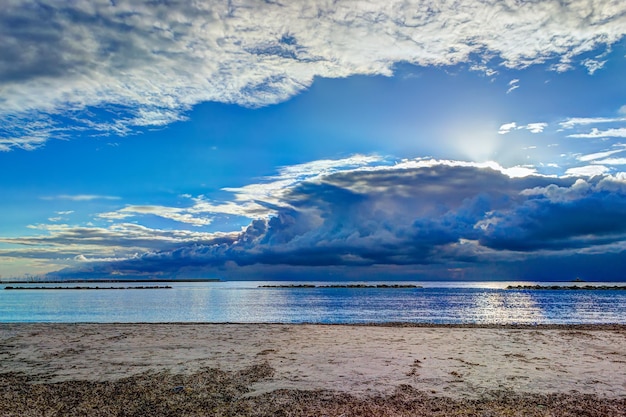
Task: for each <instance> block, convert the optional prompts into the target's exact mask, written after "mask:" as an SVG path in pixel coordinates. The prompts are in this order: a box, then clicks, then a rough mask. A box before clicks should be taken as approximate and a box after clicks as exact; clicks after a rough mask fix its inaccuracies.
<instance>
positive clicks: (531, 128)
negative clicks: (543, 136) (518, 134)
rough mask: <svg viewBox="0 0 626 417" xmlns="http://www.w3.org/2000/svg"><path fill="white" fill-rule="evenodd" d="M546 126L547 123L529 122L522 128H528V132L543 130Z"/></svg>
mask: <svg viewBox="0 0 626 417" xmlns="http://www.w3.org/2000/svg"><path fill="white" fill-rule="evenodd" d="M547 126H548V124H547V123H529V124H527V125H526V126H524V128H525V129H526V130H529V131H530V133H541V132H543V129H545V128H546V127H547Z"/></svg>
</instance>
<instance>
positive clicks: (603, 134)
mask: <svg viewBox="0 0 626 417" xmlns="http://www.w3.org/2000/svg"><path fill="white" fill-rule="evenodd" d="M567 137H568V138H583V139H596V138H626V127H619V128H614V129H606V130H600V129H598V128H595V127H594V128H593V129H591V132H588V133H573V134H571V135H567Z"/></svg>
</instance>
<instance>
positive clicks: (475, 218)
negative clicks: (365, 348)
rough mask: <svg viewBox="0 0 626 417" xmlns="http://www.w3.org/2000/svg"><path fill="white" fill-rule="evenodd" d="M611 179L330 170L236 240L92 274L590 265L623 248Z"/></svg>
mask: <svg viewBox="0 0 626 417" xmlns="http://www.w3.org/2000/svg"><path fill="white" fill-rule="evenodd" d="M611 181H612V182H611ZM611 181H609V182H607V181H606V179H605V180H603V179H600V178H596V179H594V180H589V182H587V181H583V180H576V179H574V178H564V179H556V178H547V177H540V176H530V177H525V178H510V177H508V176H507V175H505V174H503V173H501V172H499V171H497V170H493V169H489V168H478V167H471V166H449V165H444V164H440V165H434V166H428V167H421V168H410V169H394V168H393V167H389V168H384V169H377V170H355V171H350V172H342V173H335V174H331V175H327V176H324V177H322V178H319V179H317V180H315V181H307V182H303V183H300V184H299V185H298V186H296V187H295V188H293V189H292V190H291V191H290V192H289V193H287V194H286V195H285V196H284V197H283V201H282V203H283V206H282V207H280V208H278V209H277V210H278V212H277V214H276V215H275V216H273V217H271V218H269V219H268V220H255V221H253V222H252V223H251V224H250V226H249V227H248V228H247V229H246V230H244V231H243V232H242V233H241V234H240V235H239V236H237V237H233V238H232V242H228V241H222V242H219V243H215V244H202V243H193V244H191V243H190V244H186V245H184V246H182V247H179V248H177V249H174V250H165V251H154V252H150V253H146V254H144V255H142V256H140V257H137V258H134V259H130V260H128V261H124V262H113V263H106V264H104V263H103V264H102V265H99V268H100V271H101V272H105V271H106V272H107V273H112V272H117V273H120V271H122V272H125V273H130V272H133V273H157V272H159V271H160V272H159V273H165V274H170V275H180V274H181V273H184V272H181V271H190V270H196V271H200V270H207V271H208V270H219V269H220V268H221V269H224V268H226V267H227V266H228V265H231V266H233V265H238V266H239V267H247V266H251V265H260V266H264V267H269V266H277V267H278V266H285V265H286V266H292V267H302V266H309V267H313V268H314V267H325V268H331V267H342V266H353V267H366V266H373V265H388V266H390V267H410V266H416V265H423V266H428V265H440V266H441V268H444V267H447V266H449V265H473V266H472V267H473V268H478V269H480V268H481V266H485V267H487V266H488V265H490V264H492V263H494V262H497V263H499V264H502V265H505V264H507V263H508V265H509V269H510V266H511V265H515V264H517V265H520V262H522V261H524V262H526V261H528V260H533V259H534V261H533V262H536V263H537V262H538V260H539V259H542V260H543V262H545V263H546V264H549V263H550V262H551V261H554V260H556V259H561V262H562V260H563V259H567V258H568V257H571V256H575V255H577V254H578V255H581V254H584V255H585V256H586V257H587V258H588V259H591V260H593V259H595V258H594V254H593V252H594V249H596V248H599V247H602V248H610V249H607V250H609V251H610V252H613V253H619V252H621V251H622V250H623V248H622V245H623V243H624V241H626V220H624V216H623V213H625V212H626V194H625V193H624V192H623V187H622V186H620V184H621V180H619V179H615V178H613V179H612V180H611ZM609 183H610V184H609ZM609 185H610V186H609ZM555 262H556V261H555ZM555 262H553V263H555ZM556 263H558V262H556ZM505 269H506V268H503V269H502V270H505ZM522 269H523V268H522Z"/></svg>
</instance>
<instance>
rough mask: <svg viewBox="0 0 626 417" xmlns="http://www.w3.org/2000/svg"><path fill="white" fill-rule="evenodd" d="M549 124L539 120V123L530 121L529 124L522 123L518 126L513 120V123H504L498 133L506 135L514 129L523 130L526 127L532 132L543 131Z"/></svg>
mask: <svg viewBox="0 0 626 417" xmlns="http://www.w3.org/2000/svg"><path fill="white" fill-rule="evenodd" d="M547 126H548V124H547V123H543V122H537V123H528V124H527V125H521V126H518V125H517V123H515V122H511V123H505V124H503V125H501V126H500V128H499V129H498V134H500V135H506V134H507V133H509V132H511V131H513V130H521V129H526V130H528V131H530V133H542V132H543V130H544V129H545V128H546V127H547Z"/></svg>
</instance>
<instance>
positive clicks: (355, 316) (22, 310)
mask: <svg viewBox="0 0 626 417" xmlns="http://www.w3.org/2000/svg"><path fill="white" fill-rule="evenodd" d="M265 284H269V285H272V284H277V283H276V282H249V281H248V282H241V281H240V282H209V283H182V282H181V283H167V284H163V283H159V284H156V283H155V284H150V285H170V286H172V289H133V290H114V289H110V290H109V289H100V290H84V291H80V290H37V289H30V290H20V291H16V290H12V291H9V290H4V287H5V286H6V285H0V322H101V323H111V322H235V323H251V322H252V323H261V322H263V323H312V322H315V323H383V322H419V323H494V324H507V323H518V324H535V323H621V324H626V291H623V290H622V291H619V290H585V291H572V290H549V291H542V290H507V289H505V287H506V286H507V285H518V284H524V285H534V284H536V283H529V282H524V283H520V282H414V283H411V284H416V285H421V286H423V288H416V289H383V288H381V289H375V288H363V289H361V288H354V289H351V288H259V286H261V285H265ZM280 284H289V283H283V282H281V283H280ZM294 284H302V283H301V282H298V283H294ZM311 284H315V285H328V284H335V283H328V282H316V283H311ZM366 284H369V285H372V284H376V283H371V282H368V283H366ZM405 284H406V283H405ZM602 284H606V285H626V284H624V283H593V285H602ZM13 285H14V286H15V285H16V284H13ZM35 285H37V286H41V285H42V284H35ZM59 285H61V284H50V286H59ZM64 285H65V286H75V285H81V286H86V285H90V286H96V285H99V286H100V287H106V286H131V285H142V284H126V283H124V284H115V283H114V284H110V283H101V284H64ZM143 285H146V284H143ZM541 285H572V284H571V283H541ZM578 285H583V284H578Z"/></svg>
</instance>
